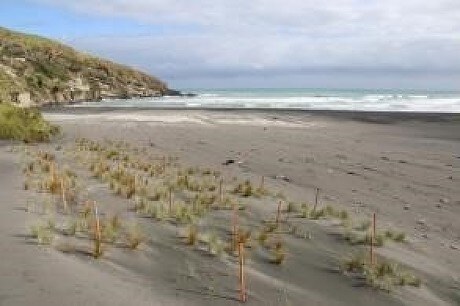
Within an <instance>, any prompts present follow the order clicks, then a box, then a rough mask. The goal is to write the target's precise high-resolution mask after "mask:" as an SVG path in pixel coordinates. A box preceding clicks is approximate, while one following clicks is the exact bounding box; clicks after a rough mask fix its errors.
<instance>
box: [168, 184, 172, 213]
mask: <svg viewBox="0 0 460 306" xmlns="http://www.w3.org/2000/svg"><path fill="white" fill-rule="evenodd" d="M171 213H172V188H169V215H171Z"/></svg>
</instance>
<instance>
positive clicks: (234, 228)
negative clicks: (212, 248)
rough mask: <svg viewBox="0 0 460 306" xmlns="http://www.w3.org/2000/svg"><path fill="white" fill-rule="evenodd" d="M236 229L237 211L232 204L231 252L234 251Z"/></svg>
mask: <svg viewBox="0 0 460 306" xmlns="http://www.w3.org/2000/svg"><path fill="white" fill-rule="evenodd" d="M237 227H238V210H237V207H236V204H235V203H233V218H232V250H233V251H235V248H236V238H237V237H236V235H237V234H236V232H237Z"/></svg>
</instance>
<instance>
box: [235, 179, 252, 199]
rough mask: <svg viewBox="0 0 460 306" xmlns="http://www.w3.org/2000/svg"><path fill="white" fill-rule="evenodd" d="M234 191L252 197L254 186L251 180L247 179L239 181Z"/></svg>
mask: <svg viewBox="0 0 460 306" xmlns="http://www.w3.org/2000/svg"><path fill="white" fill-rule="evenodd" d="M233 193H235V194H238V195H240V196H242V197H250V196H252V195H253V194H254V188H253V187H252V184H251V181H250V180H246V181H244V182H243V183H239V184H238V185H237V186H236V187H235V188H234V189H233Z"/></svg>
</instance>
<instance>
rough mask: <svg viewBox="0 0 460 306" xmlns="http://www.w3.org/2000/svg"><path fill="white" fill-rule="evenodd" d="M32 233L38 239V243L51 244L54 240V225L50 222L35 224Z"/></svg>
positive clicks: (31, 228)
mask: <svg viewBox="0 0 460 306" xmlns="http://www.w3.org/2000/svg"><path fill="white" fill-rule="evenodd" d="M30 235H31V237H32V238H34V239H37V242H38V244H43V245H49V244H51V243H52V242H53V240H54V226H53V224H51V223H50V222H47V224H36V225H33V226H31V227H30Z"/></svg>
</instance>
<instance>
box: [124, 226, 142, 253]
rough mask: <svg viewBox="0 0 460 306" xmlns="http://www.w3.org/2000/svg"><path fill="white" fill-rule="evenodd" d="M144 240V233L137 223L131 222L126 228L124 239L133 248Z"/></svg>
mask: <svg viewBox="0 0 460 306" xmlns="http://www.w3.org/2000/svg"><path fill="white" fill-rule="evenodd" d="M144 240H145V234H144V231H143V229H142V227H141V226H140V225H139V224H137V223H136V224H132V225H130V226H129V227H128V228H127V231H126V241H127V245H128V247H129V248H130V249H132V250H134V249H136V248H138V247H139V245H140V244H141V243H142V242H143V241H144Z"/></svg>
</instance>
